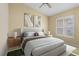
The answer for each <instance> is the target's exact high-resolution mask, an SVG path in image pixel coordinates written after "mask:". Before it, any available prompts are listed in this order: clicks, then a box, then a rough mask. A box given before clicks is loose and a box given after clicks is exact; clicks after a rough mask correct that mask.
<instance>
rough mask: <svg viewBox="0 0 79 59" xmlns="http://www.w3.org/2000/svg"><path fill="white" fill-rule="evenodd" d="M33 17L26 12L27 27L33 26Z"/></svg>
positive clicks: (25, 22)
mask: <svg viewBox="0 0 79 59" xmlns="http://www.w3.org/2000/svg"><path fill="white" fill-rule="evenodd" d="M33 23H34V21H33V17H32V15H30V14H27V13H24V26H25V27H33Z"/></svg>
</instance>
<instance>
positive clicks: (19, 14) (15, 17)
mask: <svg viewBox="0 0 79 59" xmlns="http://www.w3.org/2000/svg"><path fill="white" fill-rule="evenodd" d="M24 13H29V14H31V15H39V16H41V17H42V28H44V30H45V31H47V29H48V19H47V16H44V15H43V14H41V13H39V12H37V11H36V10H33V9H31V8H29V7H27V6H25V5H24V4H20V3H19V4H9V24H8V25H9V28H8V29H9V32H12V31H14V30H16V29H17V28H21V27H23V26H24Z"/></svg>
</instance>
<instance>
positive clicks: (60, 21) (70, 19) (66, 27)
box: [56, 16, 74, 38]
mask: <svg viewBox="0 0 79 59" xmlns="http://www.w3.org/2000/svg"><path fill="white" fill-rule="evenodd" d="M56 34H57V35H59V36H65V37H71V38H73V37H74V16H66V17H58V18H57V19H56Z"/></svg>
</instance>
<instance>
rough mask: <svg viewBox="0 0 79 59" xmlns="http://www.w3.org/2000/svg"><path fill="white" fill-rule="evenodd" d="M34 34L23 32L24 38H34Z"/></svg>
mask: <svg viewBox="0 0 79 59" xmlns="http://www.w3.org/2000/svg"><path fill="white" fill-rule="evenodd" d="M34 33H35V32H24V34H23V35H24V37H31V36H34Z"/></svg>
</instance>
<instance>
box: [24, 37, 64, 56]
mask: <svg viewBox="0 0 79 59" xmlns="http://www.w3.org/2000/svg"><path fill="white" fill-rule="evenodd" d="M56 49H58V50H57V51H58V52H59V53H62V52H63V51H65V46H64V41H63V40H61V39H58V38H53V37H47V38H41V39H37V40H33V41H29V42H27V44H26V46H25V49H24V53H25V55H26V56H30V55H34V56H39V55H40V56H41V55H50V54H52V53H53V55H58V54H59V53H56V52H57V51H56ZM50 51H52V53H51V52H50ZM54 53H56V54H54Z"/></svg>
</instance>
